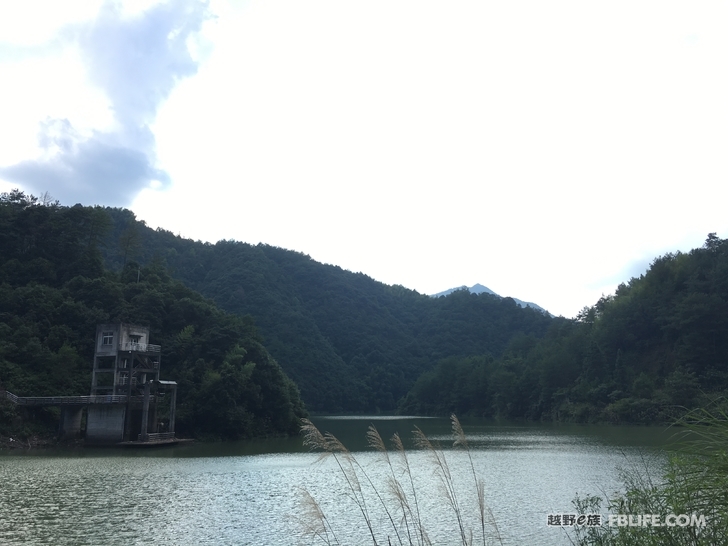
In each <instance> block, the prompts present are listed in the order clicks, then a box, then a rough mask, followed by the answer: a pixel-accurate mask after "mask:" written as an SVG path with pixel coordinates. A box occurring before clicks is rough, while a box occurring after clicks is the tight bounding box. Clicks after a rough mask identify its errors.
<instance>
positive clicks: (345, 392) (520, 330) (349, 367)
mask: <svg viewBox="0 0 728 546" xmlns="http://www.w3.org/2000/svg"><path fill="white" fill-rule="evenodd" d="M107 212H108V214H109V216H110V217H111V219H112V224H113V226H112V230H111V232H110V233H109V234H108V236H107V238H106V240H105V243H106V244H105V246H104V247H103V252H104V257H105V260H106V264H107V266H108V267H109V268H110V269H112V270H115V271H119V270H122V269H123V268H124V266H125V263H126V262H128V261H129V260H132V259H133V260H136V261H138V262H140V263H142V264H147V263H155V262H156V263H159V264H162V265H164V266H165V267H167V268H168V269H169V271H170V274H171V275H172V276H173V277H174V278H176V279H179V280H181V281H182V282H184V283H185V284H186V285H187V286H189V287H190V288H192V289H194V290H196V291H198V292H200V293H201V294H203V295H204V296H206V297H208V298H210V299H212V300H213V301H214V302H215V303H216V304H217V305H218V306H220V307H221V308H222V309H224V310H226V311H228V312H231V313H235V314H237V315H250V316H251V317H253V319H254V320H255V323H256V325H257V327H258V329H259V331H260V333H261V335H262V336H263V340H264V343H265V346H266V348H267V349H268V350H269V351H270V352H271V354H272V355H273V357H274V358H275V360H276V361H277V362H278V363H279V364H280V365H281V367H282V368H283V370H284V371H285V372H286V374H287V375H288V376H289V377H291V379H293V381H294V382H295V383H296V384H297V385H298V387H299V389H300V392H301V396H302V398H303V400H304V402H305V403H306V406H307V408H309V409H310V410H312V411H316V412H378V411H380V412H393V411H395V410H396V408H397V405H398V402H399V400H400V399H402V398H403V397H404V396H405V395H406V394H407V392H408V391H409V390H410V388H411V387H412V385H413V384H414V382H415V381H416V380H417V378H418V377H419V376H420V375H421V374H422V373H423V372H425V371H427V370H429V369H431V368H432V367H433V366H434V365H435V363H436V362H438V361H439V360H441V359H443V358H445V357H448V356H453V355H462V356H466V355H473V354H492V355H494V356H499V355H501V354H502V353H503V351H504V350H505V349H506V348H507V347H508V344H509V343H510V342H511V339H512V338H513V337H514V336H519V335H526V336H534V337H541V336H543V335H544V334H545V332H546V331H547V329H548V328H549V325H550V323H551V320H552V319H551V318H550V317H548V316H547V315H545V314H544V313H543V312H541V311H537V310H535V309H531V308H525V309H523V308H521V307H519V306H518V305H517V304H516V303H515V302H514V301H513V300H511V299H509V298H499V297H497V296H493V295H491V294H486V293H482V294H471V293H468V292H462V293H456V294H452V295H451V296H449V297H447V298H430V297H429V296H427V295H424V294H419V293H417V292H416V291H414V290H409V289H407V288H405V287H403V286H388V285H386V284H383V283H381V282H378V281H376V280H374V279H372V278H371V277H368V276H367V275H365V274H363V273H354V272H351V271H346V270H344V269H342V268H340V267H337V266H334V265H325V264H321V263H319V262H316V261H315V260H313V259H311V258H310V257H309V256H307V255H305V254H302V253H300V252H294V251H291V250H286V249H283V248H277V247H273V246H270V245H265V244H258V245H250V244H247V243H243V242H238V241H219V242H217V243H215V244H209V243H202V242H199V241H197V242H195V241H192V240H189V239H183V238H181V237H177V236H175V235H174V234H172V233H170V232H168V231H165V230H163V229H157V230H153V229H150V228H149V227H147V226H146V225H144V224H143V223H142V222H139V221H137V220H136V218H135V217H134V214H133V213H132V212H131V211H128V210H123V209H107Z"/></svg>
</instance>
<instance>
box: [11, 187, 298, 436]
mask: <svg viewBox="0 0 728 546" xmlns="http://www.w3.org/2000/svg"><path fill="white" fill-rule="evenodd" d="M111 228H112V221H111V217H110V216H109V214H108V212H107V211H106V210H105V209H103V208H100V207H82V206H80V205H76V206H74V207H61V206H59V205H58V204H57V203H55V204H54V203H45V204H41V203H40V202H39V201H38V200H37V199H36V198H35V197H32V196H26V195H24V194H23V193H22V192H19V191H13V192H11V193H9V194H2V195H0V233H2V237H0V388H3V389H7V390H8V391H11V392H13V393H15V394H17V395H20V396H44V395H78V394H86V393H88V392H89V389H90V385H91V367H92V366H91V364H92V357H93V344H94V336H95V332H96V325H97V324H98V323H108V322H131V323H139V324H148V325H149V326H150V328H151V334H150V335H151V339H152V341H153V342H154V343H155V344H159V345H161V346H162V368H161V369H162V377H163V378H167V379H174V380H176V381H177V382H178V383H179V398H178V417H177V430H178V432H179V433H180V434H181V435H183V436H184V435H188V436H189V435H192V436H195V437H205V436H207V437H217V438H228V439H234V438H245V437H252V436H262V435H272V434H281V433H288V434H291V433H296V432H297V431H298V426H299V418H300V417H301V416H304V415H306V411H305V409H304V406H303V403H302V402H301V399H300V397H299V393H298V389H297V388H296V386H295V384H294V383H293V382H292V381H291V380H290V379H289V378H288V377H287V376H286V375H285V373H284V372H283V371H282V370H281V368H280V367H279V366H278V364H277V363H276V361H275V360H274V359H273V358H272V357H271V356H270V354H269V353H268V351H267V350H266V348H265V347H264V346H263V344H262V340H261V338H260V336H259V334H258V333H257V329H256V327H255V325H254V324H253V321H252V319H251V318H250V317H242V316H237V315H234V314H231V313H227V312H225V311H223V310H221V309H219V308H218V307H217V306H215V305H214V303H213V302H211V301H210V300H208V299H205V298H204V297H203V296H201V295H200V294H198V293H196V292H194V291H193V290H191V289H190V288H188V287H186V286H185V285H184V284H182V283H181V282H180V281H177V280H173V279H172V278H171V277H170V275H169V274H168V272H167V270H166V268H165V267H164V265H163V263H162V262H161V261H159V260H157V261H155V260H152V261H150V262H149V263H148V264H146V265H145V266H143V267H142V266H140V265H139V264H137V263H136V262H132V261H127V263H126V264H125V265H124V267H122V268H120V269H118V270H116V271H112V270H109V269H107V268H106V267H105V266H104V262H103V256H102V252H101V250H102V248H103V246H104V245H105V244H106V241H107V240H108V233H109V232H110V231H111ZM117 244H118V243H117ZM55 411H57V410H55ZM23 412H25V413H29V412H30V413H33V415H24V414H23ZM53 412H54V410H53V409H46V408H39V409H36V410H35V411H33V412H31V410H22V408H17V407H15V406H13V405H11V404H9V403H8V402H4V403H3V402H0V434H5V435H7V434H9V433H11V432H12V433H13V434H18V433H20V434H21V435H22V434H23V427H26V428H25V433H26V434H27V433H28V428H27V427H32V426H34V423H35V424H36V425H37V424H38V423H41V424H42V423H43V422H44V421H45V422H47V423H51V422H53V423H57V416H56V415H54V414H53ZM23 417H32V419H23ZM56 426H57V425H56Z"/></svg>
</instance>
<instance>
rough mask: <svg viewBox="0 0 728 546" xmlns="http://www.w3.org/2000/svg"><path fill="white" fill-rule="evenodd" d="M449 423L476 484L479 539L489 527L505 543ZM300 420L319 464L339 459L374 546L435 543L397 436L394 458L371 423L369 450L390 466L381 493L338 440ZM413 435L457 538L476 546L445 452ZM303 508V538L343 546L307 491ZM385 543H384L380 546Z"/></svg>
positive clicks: (462, 439)
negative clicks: (378, 515)
mask: <svg viewBox="0 0 728 546" xmlns="http://www.w3.org/2000/svg"><path fill="white" fill-rule="evenodd" d="M451 421H452V436H453V447H455V448H460V449H463V450H465V451H466V453H467V457H468V462H469V466H470V472H471V474H472V476H473V485H474V488H475V492H476V496H477V499H478V514H479V522H478V524H479V527H480V529H479V533H477V535H479V538H480V539H482V543H483V545H484V546H485V545H486V544H487V540H488V538H487V529H486V528H487V527H490V528H492V529H493V535H492V538H493V539H494V540H495V541H496V542H497V543H499V544H501V545H502V544H503V540H502V537H501V535H500V532H499V530H498V526H497V524H496V521H495V518H494V517H493V513H492V511H491V510H490V508H489V507H488V506H487V504H486V502H485V483H484V481H483V479H482V477H480V476H479V475H478V473H477V472H476V470H475V464H474V462H473V458H472V455H471V452H470V447H469V445H468V442H467V437H466V436H465V433H464V431H463V428H462V426H461V424H460V421H458V419H457V417H456V416H455V415H452V416H451ZM302 422H303V425H302V427H301V433H302V434H303V438H304V439H303V442H304V445H306V446H308V447H310V448H311V449H313V450H316V451H319V452H320V453H321V455H320V457H319V461H321V460H323V459H325V458H327V457H329V456H332V457H333V458H334V459H335V461H336V465H337V466H338V469H339V471H340V473H341V475H342V477H343V478H344V480H345V482H346V485H347V487H348V493H349V497H350V498H351V499H352V501H353V502H354V504H355V506H356V507H357V508H358V511H359V513H360V514H361V516H362V518H363V520H364V524H365V526H366V528H367V534H368V536H369V537H370V539H371V541H372V544H374V546H378V545H379V542H377V540H378V537H380V538H381V540H385V539H386V544H387V545H388V546H391V545H392V544H393V543H394V544H399V545H400V546H404V545H409V546H431V545H432V541H431V540H430V537H429V535H428V533H427V530H426V529H425V524H424V522H423V519H422V513H421V510H420V508H421V507H420V501H419V498H418V489H417V487H416V485H415V483H416V482H415V479H414V476H413V471H412V466H411V465H410V459H409V457H408V454H407V451H406V450H405V448H404V444H403V443H402V439H401V438H400V436H399V434H394V435H393V436H392V438H391V444H392V447H393V452H394V456H391V455H390V451H389V450H388V449H387V446H386V445H385V443H384V440H383V439H382V437H381V436H380V434H379V432H378V431H377V429H376V428H375V427H374V426H373V425H371V426H370V427H369V429H368V431H367V434H366V436H367V442H368V444H369V446H370V447H371V448H372V449H374V450H375V451H376V452H377V453H378V454H379V455H380V456H381V460H382V462H383V463H384V464H385V466H386V471H387V478H386V490H383V491H380V488H379V487H377V485H376V484H375V483H374V481H372V479H371V477H370V476H369V473H368V472H367V471H366V469H365V468H364V467H363V466H362V465H361V464H360V463H359V461H358V460H357V458H356V457H355V456H354V455H353V454H352V453H351V452H349V451H348V450H347V449H346V447H345V446H344V445H343V444H342V443H341V442H340V441H339V440H338V439H336V437H335V436H333V435H332V434H330V433H328V432H327V433H323V434H322V433H321V432H320V431H319V430H318V428H316V426H315V425H314V424H313V423H311V421H309V420H308V419H304V420H303V421H302ZM413 433H414V441H415V446H416V447H417V448H419V449H422V450H424V452H425V454H426V455H427V458H428V459H429V460H430V462H431V464H432V469H433V470H434V474H435V475H436V476H437V478H438V483H439V488H440V491H441V493H442V495H443V498H444V500H445V501H446V504H447V506H448V507H449V509H450V511H451V512H452V514H453V516H454V519H455V521H456V522H457V533H458V535H459V536H458V538H457V540H458V541H459V542H460V543H461V544H462V545H463V546H472V545H473V544H474V543H475V535H476V533H475V532H474V530H473V528H472V527H471V526H469V525H468V523H467V521H466V519H467V517H466V514H465V512H464V511H463V507H462V505H461V499H460V498H459V494H460V493H461V492H459V491H458V488H457V487H456V485H455V481H454V480H453V475H452V472H451V470H450V465H449V462H448V460H447V457H446V456H445V452H444V451H443V450H442V449H441V448H440V447H439V446H438V445H435V444H433V442H431V441H430V439H429V438H428V437H427V436H426V435H425V433H424V432H422V430H420V429H419V428H418V427H415V430H414V431H413ZM362 484H364V485H365V488H366V492H368V493H369V494H370V495H371V496H370V499H371V498H374V499H376V503H377V504H378V506H379V508H381V509H382V510H383V511H384V514H385V515H386V517H385V518H384V520H380V522H384V524H383V526H377V525H376V523H375V521H374V519H373V517H372V512H371V511H370V509H369V507H368V506H367V502H366V496H367V495H366V492H365V488H364V487H362ZM301 505H302V510H301V514H302V517H301V518H299V519H300V520H301V524H302V531H303V533H304V535H305V536H307V537H310V538H311V539H313V540H314V541H319V542H323V543H324V544H327V545H340V544H341V542H340V541H339V538H338V537H337V535H336V533H335V532H334V529H333V527H332V525H331V522H330V521H329V520H328V518H327V517H326V515H325V514H324V512H323V510H322V508H321V506H320V505H319V503H318V502H317V501H316V499H315V498H314V497H313V496H312V495H311V494H310V493H309V492H308V491H307V490H304V491H303V493H302V500H301ZM384 544H385V543H384V542H382V546H384Z"/></svg>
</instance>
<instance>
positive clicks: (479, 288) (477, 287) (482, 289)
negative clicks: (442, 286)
mask: <svg viewBox="0 0 728 546" xmlns="http://www.w3.org/2000/svg"><path fill="white" fill-rule="evenodd" d="M457 290H468V291H470V293H471V294H483V293H485V294H492V295H494V296H497V297H499V298H502V297H503V296H501V295H500V294H496V293H495V292H493V291H492V290H491V289H490V288H488V287H487V286H483V285H482V284H480V283H478V284H474V285H473V286H470V287H467V286H465V285H462V286H458V287H456V288H450V289H448V290H443V291H442V292H438V293H437V294H432V295H430V297H431V298H439V297H441V296H447V295H448V294H452V293H453V292H455V291H457ZM511 299H512V300H513V301H515V302H516V303H517V304H518V305H520V306H521V307H531V308H533V309H537V310H539V311H543V312H544V313H548V311H546V309H544V308H543V307H541V306H540V305H537V304H535V303H533V302H530V301H523V300H519V299H518V298H514V297H511ZM549 315H550V313H549Z"/></svg>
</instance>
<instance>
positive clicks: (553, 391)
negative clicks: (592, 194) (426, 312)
mask: <svg viewBox="0 0 728 546" xmlns="http://www.w3.org/2000/svg"><path fill="white" fill-rule="evenodd" d="M727 392H728V241H726V240H723V239H719V238H718V237H716V235H715V234H710V235H709V236H708V239H707V240H706V242H705V245H704V246H703V247H702V248H698V249H694V250H692V251H690V252H689V253H681V252H677V253H674V254H666V255H664V256H661V257H659V258H657V259H655V260H654V261H653V262H652V265H651V267H650V268H649V270H648V271H647V273H646V274H645V275H642V276H640V277H639V278H633V279H631V280H630V281H629V283H626V284H621V285H620V286H619V287H618V288H617V290H616V293H615V294H614V295H610V296H605V297H602V298H601V299H600V300H599V301H598V302H597V303H596V304H595V305H594V306H593V307H587V308H584V309H583V310H582V311H581V312H580V313H579V315H578V316H577V318H576V320H565V319H563V318H560V319H556V320H554V321H553V322H552V324H551V326H550V328H549V330H548V332H547V333H546V335H545V336H544V337H543V338H542V339H536V338H535V337H532V336H521V337H518V338H515V339H513V340H512V342H511V344H510V346H509V347H508V349H507V350H506V351H505V353H504V355H503V356H501V357H500V358H492V357H490V356H474V357H468V358H450V359H447V360H443V361H441V362H440V363H439V364H438V365H437V367H436V368H435V369H434V370H431V371H430V372H428V373H426V374H424V375H423V376H422V377H420V378H419V380H418V381H417V383H416V384H415V386H414V388H413V389H412V391H411V392H410V393H409V394H408V396H407V399H406V400H405V401H403V403H402V409H403V410H404V411H413V412H425V413H445V412H448V411H456V412H457V413H458V414H460V415H464V414H468V413H469V414H474V415H487V416H501V417H506V418H515V417H518V418H528V419H548V420H551V419H554V420H567V421H608V422H642V423H651V422H656V421H669V420H671V419H673V418H674V416H675V415H677V414H679V413H680V412H681V408H693V407H700V406H705V405H708V404H709V402H710V401H711V400H714V399H716V398H720V397H722V396H725V395H726V393H727Z"/></svg>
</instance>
